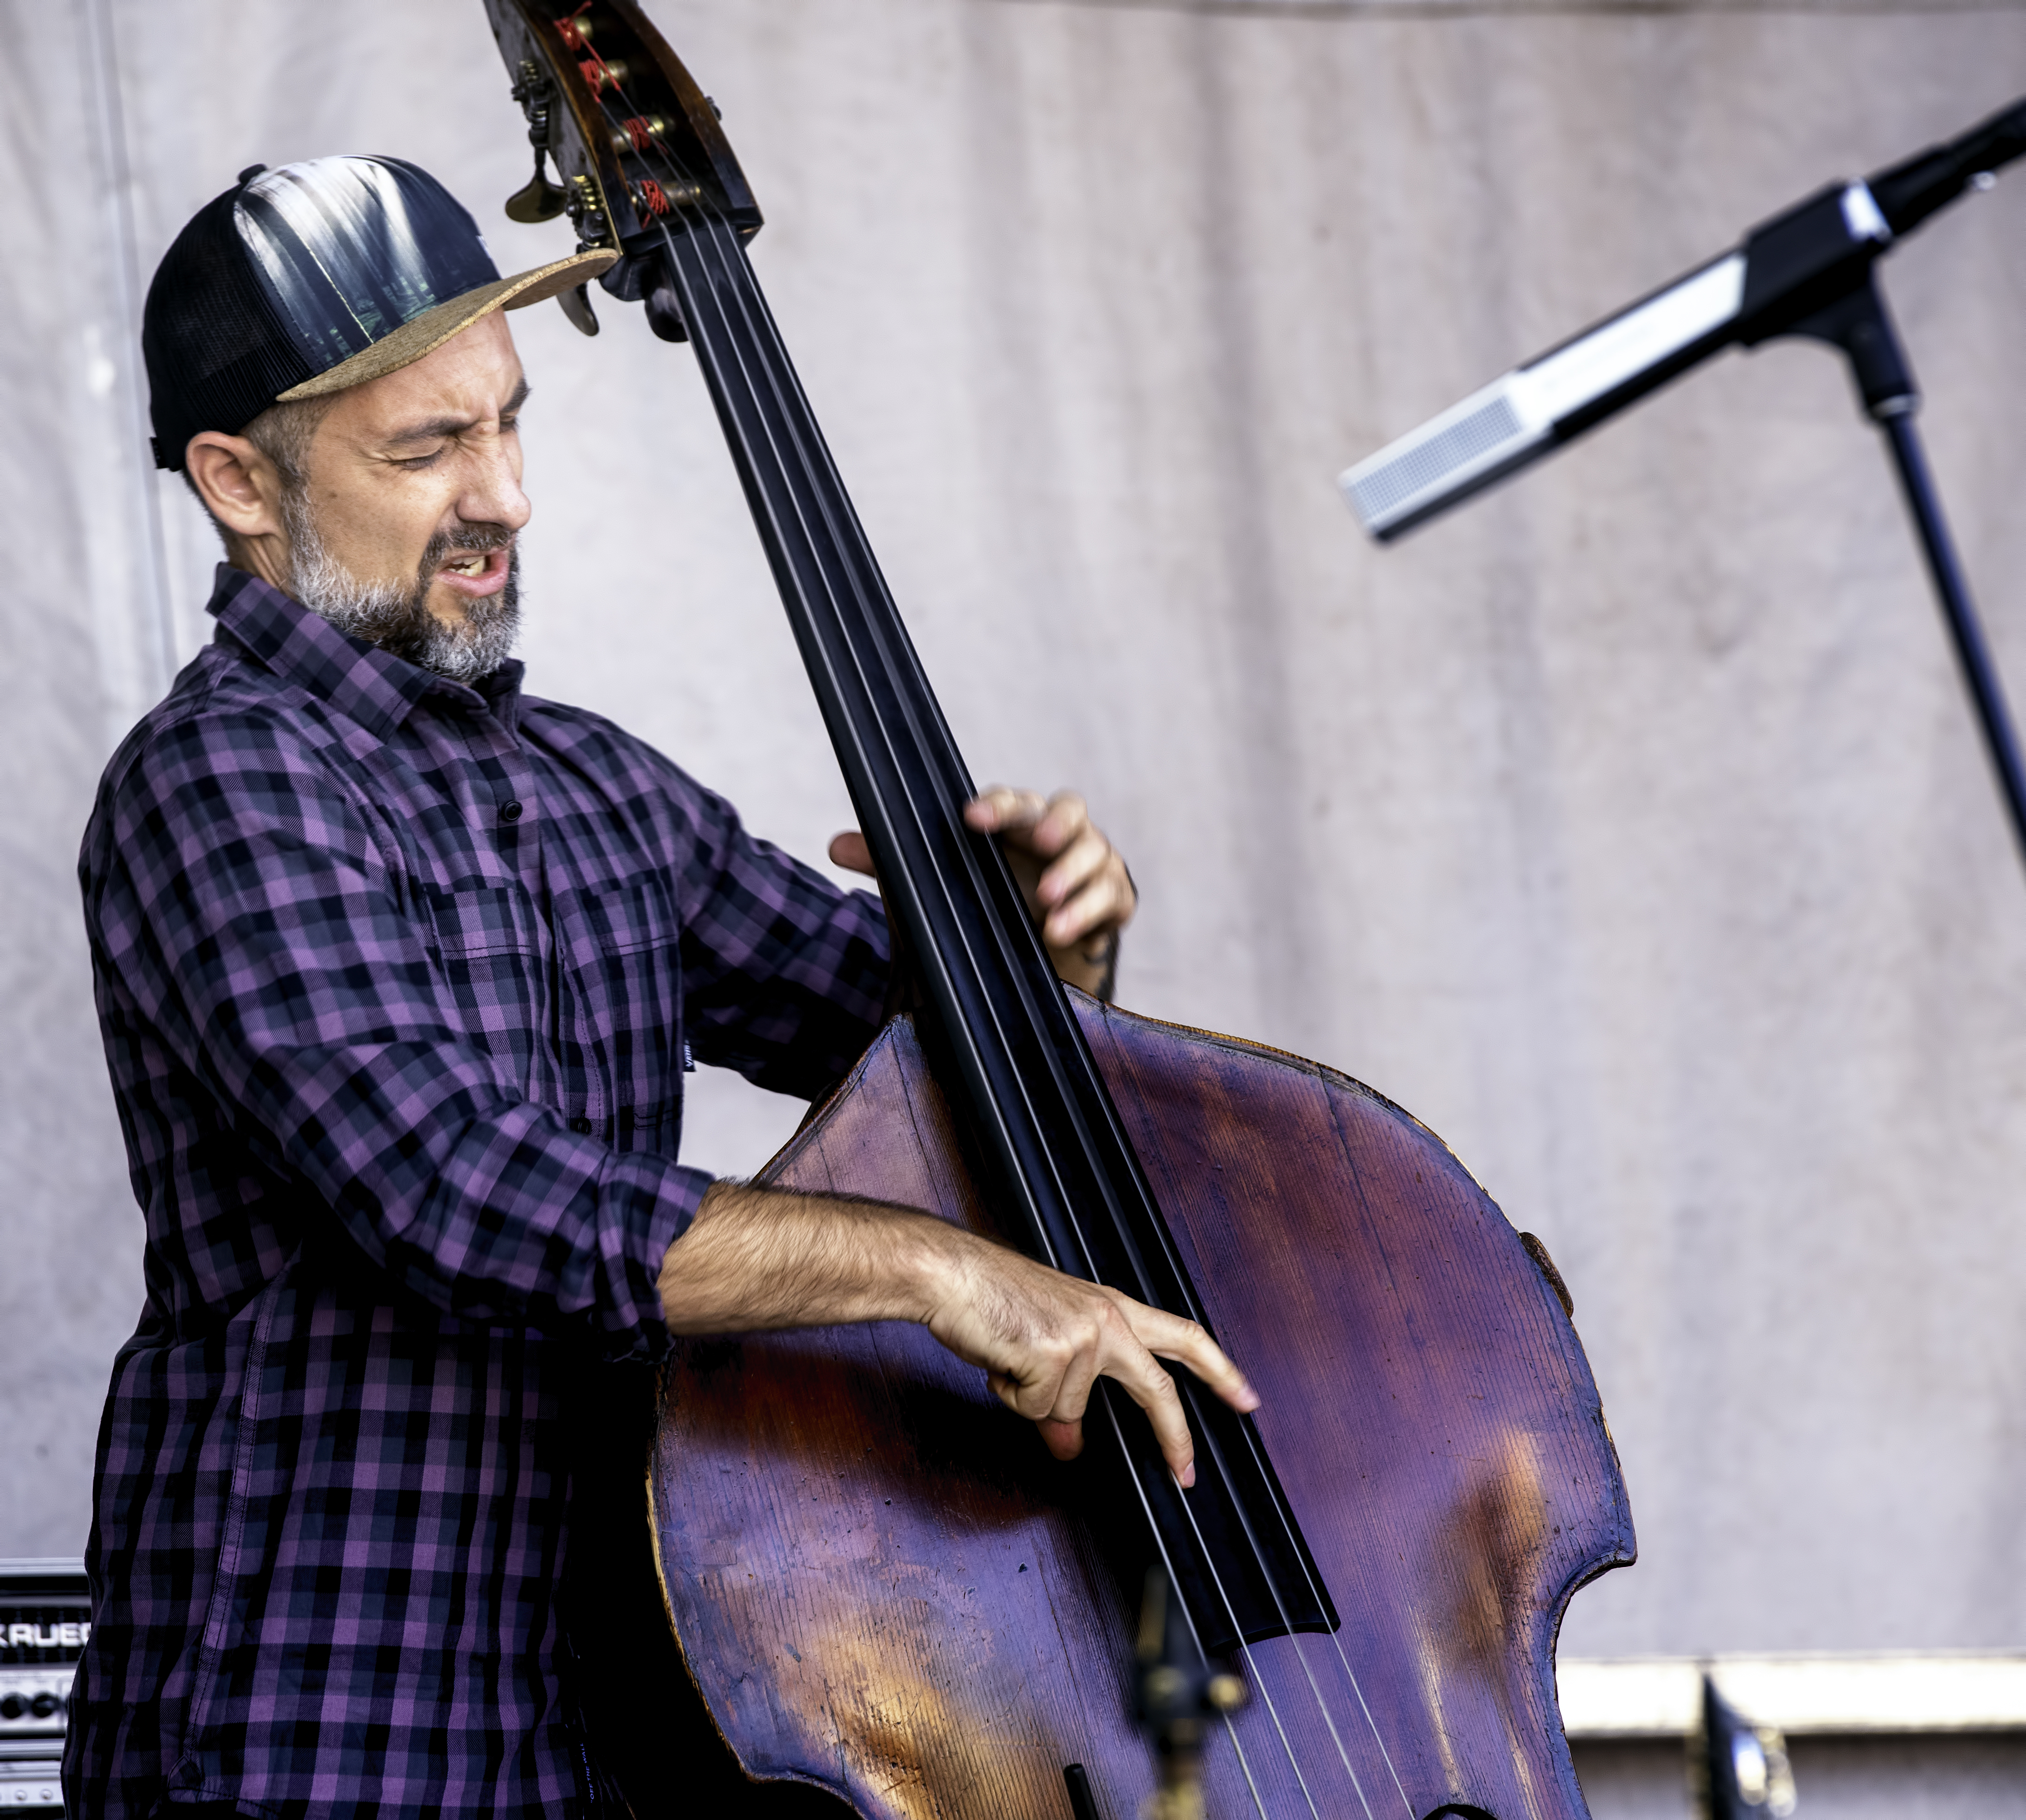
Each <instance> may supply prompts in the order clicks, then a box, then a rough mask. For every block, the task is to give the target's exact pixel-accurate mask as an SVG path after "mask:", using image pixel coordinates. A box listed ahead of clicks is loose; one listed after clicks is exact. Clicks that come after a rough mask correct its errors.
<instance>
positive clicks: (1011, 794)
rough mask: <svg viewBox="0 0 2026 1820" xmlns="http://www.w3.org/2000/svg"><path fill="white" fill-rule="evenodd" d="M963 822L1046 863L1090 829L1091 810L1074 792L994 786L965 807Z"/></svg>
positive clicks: (982, 792)
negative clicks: (1004, 838)
mask: <svg viewBox="0 0 2026 1820" xmlns="http://www.w3.org/2000/svg"><path fill="white" fill-rule="evenodd" d="M963 819H964V820H965V821H966V822H967V823H968V824H969V825H970V826H971V827H974V828H978V829H982V830H983V831H985V832H986V833H989V834H1004V835H1006V836H1007V837H1008V838H1010V839H1011V841H1012V842H1014V843H1015V845H1017V846H1023V847H1026V849H1029V851H1030V852H1032V853H1039V854H1040V855H1041V857H1042V858H1043V859H1044V860H1048V859H1053V858H1054V857H1055V855H1057V854H1058V853H1061V852H1062V851H1063V849H1064V848H1066V847H1067V846H1069V845H1070V843H1071V842H1073V841H1074V840H1076V839H1077V838H1078V837H1079V836H1080V835H1081V834H1082V833H1083V831H1084V830H1085V828H1087V827H1089V826H1090V809H1089V805H1087V804H1086V803H1085V801H1084V800H1083V798H1081V797H1080V796H1078V795H1077V793H1076V792H1075V791H1074V790H1057V791H1056V792H1055V794H1054V795H1053V796H1043V795H1042V794H1041V792H1040V791H1039V790H1009V789H1007V787H1006V786H1005V785H1004V784H999V783H995V784H994V785H993V786H992V787H991V788H990V789H989V790H983V791H981V792H980V793H979V794H978V795H977V796H975V797H974V798H972V799H971V801H970V802H969V803H968V804H967V805H966V806H965V809H964V812H963Z"/></svg>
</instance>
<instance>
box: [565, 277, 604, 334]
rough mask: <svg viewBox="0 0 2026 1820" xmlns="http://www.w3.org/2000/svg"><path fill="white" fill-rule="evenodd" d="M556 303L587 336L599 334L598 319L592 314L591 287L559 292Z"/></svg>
mask: <svg viewBox="0 0 2026 1820" xmlns="http://www.w3.org/2000/svg"><path fill="white" fill-rule="evenodd" d="M556 301H557V302H558V303H559V304H562V307H563V314H564V315H566V316H567V317H569V319H570V321H571V322H573V323H574V324H575V325H576V327H577V328H578V329H580V330H582V331H583V333H585V334H587V335H595V334H596V333H598V318H597V317H596V316H595V315H592V314H591V286H589V285H579V286H577V287H576V289H574V290H569V291H558V292H557V293H556Z"/></svg>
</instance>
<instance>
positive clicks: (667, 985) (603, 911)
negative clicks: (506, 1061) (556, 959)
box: [569, 873, 684, 1157]
mask: <svg viewBox="0 0 2026 1820" xmlns="http://www.w3.org/2000/svg"><path fill="white" fill-rule="evenodd" d="M569 910H570V912H571V916H570V919H571V920H572V921H573V922H574V923H579V924H580V930H578V931H573V938H572V939H571V941H570V942H569V949H570V954H571V963H572V971H573V974H575V976H576V986H577V989H578V991H579V993H580V994H581V996H582V998H583V1000H584V1005H585V1008H586V1009H587V1010H588V1012H589V1014H590V1015H589V1016H588V1019H587V1020H586V1022H587V1024H588V1030H587V1036H588V1040H589V1044H590V1047H591V1048H592V1050H593V1051H594V1052H595V1055H596V1057H597V1061H598V1067H597V1073H598V1074H599V1075H600V1076H601V1077H602V1080H603V1082H604V1083H605V1084H606V1088H607V1091H608V1094H609V1103H607V1105H606V1107H605V1108H604V1111H605V1114H606V1117H605V1122H604V1126H605V1129H604V1135H605V1137H606V1140H607V1141H608V1142H609V1143H610V1144H613V1145H614V1146H615V1147H616V1148H618V1149H621V1150H652V1151H660V1152H661V1153H662V1154H663V1155H667V1156H671V1157H672V1156H673V1155H675V1154H676V1144H677V1142H678V1140H679V1138H680V1133H681V1121H682V1077H683V1055H684V1046H683V994H682V955H681V941H682V925H681V923H680V920H679V919H678V918H677V916H676V902H675V895H674V893H673V892H672V891H671V890H670V889H669V884H668V881H667V880H666V879H664V878H663V877H661V875H658V874H655V873H649V874H646V875H643V876H641V877H639V878H637V879H632V880H630V881H628V882H627V883H625V884H624V885H617V886H610V887H608V888H606V889H604V890H588V891H584V892H583V893H576V894H574V895H573V899H572V901H571V904H570V905H569Z"/></svg>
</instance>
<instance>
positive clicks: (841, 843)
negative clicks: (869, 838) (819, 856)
mask: <svg viewBox="0 0 2026 1820" xmlns="http://www.w3.org/2000/svg"><path fill="white" fill-rule="evenodd" d="M830 863H831V864H832V865H833V866H842V867H843V868H844V869H845V871H847V872H863V873H864V874H865V875H866V876H867V878H876V877H877V876H878V874H877V873H875V871H873V869H872V849H871V848H870V847H869V846H867V845H866V844H865V837H864V835H863V834H860V832H859V831H858V830H857V829H856V828H853V829H851V830H849V831H848V832H846V833H844V834H833V835H832V836H831V843H830Z"/></svg>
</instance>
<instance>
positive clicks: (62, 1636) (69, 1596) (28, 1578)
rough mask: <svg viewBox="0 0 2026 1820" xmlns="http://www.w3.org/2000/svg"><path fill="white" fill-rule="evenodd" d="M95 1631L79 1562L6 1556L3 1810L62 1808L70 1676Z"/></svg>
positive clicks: (1, 1568) (1, 1586) (2, 1581)
mask: <svg viewBox="0 0 2026 1820" xmlns="http://www.w3.org/2000/svg"><path fill="white" fill-rule="evenodd" d="M90 1634H91V1593H90V1589H89V1588H88V1587H87V1586H86V1584H85V1579H84V1568H83V1564H82V1563H81V1562H78V1561H64V1560H55V1561H10V1560H0V1814H51V1813H59V1814H60V1813H61V1812H62V1811H63V1796H62V1794H61V1792H60V1791H59V1789H58V1788H57V1774H58V1771H59V1770H60V1769H61V1765H62V1759H63V1747H64V1727H65V1726H66V1725H67V1724H68V1722H69V1718H70V1688H71V1682H72V1680H73V1679H74V1678H75V1677H76V1674H77V1663H78V1658H79V1656H82V1655H83V1653H84V1645H85V1641H86V1639H87V1638H89V1637H90Z"/></svg>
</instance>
